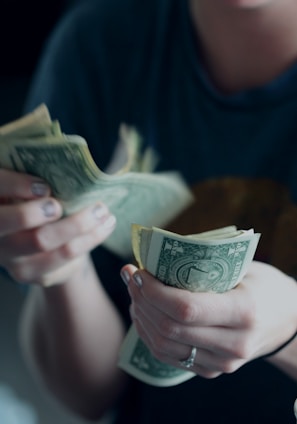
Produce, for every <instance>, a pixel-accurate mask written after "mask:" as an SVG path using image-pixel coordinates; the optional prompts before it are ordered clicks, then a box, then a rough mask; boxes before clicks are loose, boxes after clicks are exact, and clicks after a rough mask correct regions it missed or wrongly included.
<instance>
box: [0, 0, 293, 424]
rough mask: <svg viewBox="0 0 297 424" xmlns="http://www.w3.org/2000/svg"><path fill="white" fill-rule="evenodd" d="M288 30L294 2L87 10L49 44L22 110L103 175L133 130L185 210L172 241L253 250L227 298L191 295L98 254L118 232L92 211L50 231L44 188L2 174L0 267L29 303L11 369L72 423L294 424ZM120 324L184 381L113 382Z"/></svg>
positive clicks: (103, 210) (96, 6) (129, 2)
mask: <svg viewBox="0 0 297 424" xmlns="http://www.w3.org/2000/svg"><path fill="white" fill-rule="evenodd" d="M296 18H297V4H296V2H295V1H294V0H188V1H185V0H142V1H141V2H139V1H136V0H124V1H117V0H92V1H87V2H84V3H82V4H81V5H78V6H77V7H75V8H74V9H73V10H72V11H71V12H69V13H68V14H67V15H66V16H65V17H64V18H63V19H62V21H61V22H60V23H59V25H58V26H57V27H56V29H55V31H54V32H53V34H52V36H51V37H50V39H49V41H48V43H47V46H46V47H45V50H44V54H43V56H42V58H41V61H40V65H39V66H38V68H37V70H36V75H35V77H34V79H33V83H32V88H31V90H30V94H29V96H28V101H27V103H26V108H25V111H31V110H32V109H33V108H34V107H35V106H37V105H38V104H40V103H41V102H44V103H46V104H47V106H48V108H49V111H50V113H51V115H52V117H53V119H58V120H59V121H60V123H61V128H62V129H63V131H64V132H65V133H76V134H79V135H81V136H83V137H84V138H85V139H86V140H87V141H88V144H89V147H90V150H91V153H92V155H93V157H94V159H95V161H96V162H97V164H98V165H99V166H100V167H101V168H104V167H105V166H106V165H107V164H108V161H109V159H110V157H111V156H112V152H113V149H114V146H115V143H116V141H117V131H118V128H119V125H120V124H121V123H122V122H124V123H126V124H128V125H133V126H134V127H135V128H137V130H138V131H139V133H140V134H141V136H142V138H143V140H144V147H145V146H147V145H150V146H152V147H153V148H154V149H155V151H156V152H157V154H158V156H159V158H160V161H159V163H158V168H157V169H158V170H178V171H180V172H181V173H182V175H183V176H184V178H185V180H186V181H187V183H188V184H189V186H190V187H191V189H192V192H193V194H194V196H195V202H194V203H193V204H192V205H191V206H190V207H189V208H188V209H187V210H186V211H184V213H182V214H181V215H180V216H179V217H177V218H176V219H175V220H174V222H172V223H170V225H169V224H168V228H169V229H171V230H172V231H175V232H178V233H181V234H194V233H198V232H200V231H203V230H210V229H214V228H219V227H222V226H224V225H229V224H235V225H237V226H238V227H239V228H244V229H246V228H250V227H253V228H254V229H255V230H256V231H257V232H260V233H261V234H262V235H261V239H260V243H259V247H258V249H257V253H256V256H255V260H254V261H253V262H252V264H251V266H250V268H249V270H248V272H247V274H246V276H245V277H244V278H243V279H242V281H241V282H240V284H239V285H238V286H237V287H236V288H235V289H233V290H230V291H228V292H226V293H220V294H215V293H189V292H187V291H185V290H179V289H175V288H172V287H165V286H164V285H162V284H160V282H159V281H157V280H156V279H155V278H153V277H152V276H151V275H150V274H149V273H147V272H146V271H145V270H140V269H138V268H137V267H135V265H134V264H133V258H131V260H122V259H121V258H118V257H117V256H116V255H113V254H112V253H111V252H109V251H108V250H107V249H105V248H104V247H103V246H102V243H103V242H104V240H106V239H107V238H108V236H109V235H110V234H111V233H112V231H113V229H114V228H115V226H116V222H115V219H114V218H113V214H112V211H109V210H108V208H107V207H106V206H105V205H104V204H101V203H100V199H98V203H97V204H96V205H93V206H92V207H87V208H85V209H83V210H82V211H80V212H77V213H75V214H73V215H72V216H68V217H63V216H62V208H61V205H60V204H59V202H58V201H57V200H56V199H54V198H53V197H51V193H50V187H48V186H47V184H46V182H43V181H41V180H40V179H38V178H36V177H35V176H32V175H26V174H21V173H15V172H12V171H6V170H0V181H1V184H0V193H1V197H4V198H7V197H8V198H10V199H12V201H11V202H8V203H7V202H6V203H4V204H2V205H1V208H0V234H1V239H0V251H1V255H0V258H1V259H0V262H1V265H2V266H3V267H4V268H5V269H6V270H7V272H8V273H9V274H10V275H11V276H12V277H13V278H14V279H15V280H16V281H19V282H22V283H23V284H27V285H28V286H29V287H31V288H30V290H29V293H28V296H27V299H26V305H25V308H24V312H23V315H22V319H21V333H22V346H23V349H24V354H25V356H26V358H27V361H28V363H29V364H30V367H31V369H32V372H34V373H35V374H36V376H37V378H39V379H40V380H41V381H42V382H43V383H45V384H46V385H47V387H48V388H49V389H50V390H51V391H52V392H53V393H55V395H56V396H57V397H58V398H59V399H60V400H61V402H62V403H64V404H65V405H67V407H69V408H71V409H72V410H73V411H75V412H76V413H77V414H79V415H81V416H83V417H85V418H87V419H90V420H96V419H98V418H100V417H101V416H102V415H104V413H105V411H107V410H109V409H114V411H116V415H115V422H120V423H123V422H129V423H131V424H132V423H137V424H145V423H150V424H151V423H152V422H154V423H164V422H172V423H180V422H186V423H208V424H209V423H218V422H219V423H221V424H222V423H228V424H231V423H236V424H238V423H253V424H255V423H261V424H263V423H269V424H272V423H278V424H279V423H293V422H295V419H294V414H293V404H294V400H295V398H296V393H297V390H296V380H297V340H296V339H295V333H296V329H297V309H296V303H297V287H296V283H295V277H296V270H297V268H296V245H297V244H296V241H297V240H296V237H297V231H296V226H297V219H296V218H297V209H296V201H297V185H296V181H297V178H296V170H297V166H296V165H297V152H296V147H297V145H296V142H295V140H296V132H297V128H296V111H297V64H296V60H297V27H296ZM16 199H17V200H18V201H17V202H16V201H15V200H16ZM120 275H121V276H122V279H124V281H125V282H126V283H127V284H123V282H122V281H121V278H120ZM130 321H132V322H133V323H134V324H135V327H136V329H137V331H138V333H139V335H140V337H141V338H142V340H143V341H144V342H145V344H146V345H147V346H148V347H149V349H150V351H151V352H152V354H153V355H154V356H155V357H156V358H157V359H159V360H161V361H163V362H166V363H168V364H171V365H174V366H176V367H179V368H183V366H182V365H181V363H180V361H182V360H184V359H186V358H188V357H189V356H190V353H191V352H194V353H196V354H195V357H194V364H193V366H192V368H191V371H193V372H194V373H195V374H196V376H195V377H194V378H192V379H190V380H189V381H187V382H184V383H182V384H179V385H177V386H173V387H168V388H160V387H155V386H151V385H148V384H144V383H142V382H140V381H138V380H137V379H136V378H132V377H130V376H129V375H128V374H127V373H125V372H124V371H122V370H121V369H120V368H119V367H118V366H117V362H118V353H119V348H120V346H121V344H122V341H123V339H124V337H125V334H126V330H127V328H128V327H129V325H130ZM193 348H196V350H193Z"/></svg>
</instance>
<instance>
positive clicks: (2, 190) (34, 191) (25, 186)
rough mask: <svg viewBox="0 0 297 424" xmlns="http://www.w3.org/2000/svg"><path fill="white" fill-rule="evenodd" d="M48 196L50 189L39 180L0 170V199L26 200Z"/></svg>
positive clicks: (22, 174) (26, 175) (31, 176)
mask: <svg viewBox="0 0 297 424" xmlns="http://www.w3.org/2000/svg"><path fill="white" fill-rule="evenodd" d="M49 194H50V187H49V186H48V184H46V183H45V182H44V181H42V180H41V179H40V178H37V177H35V176H33V175H28V174H24V173H20V172H14V171H9V170H6V169H0V198H9V199H23V200H26V199H34V198H36V197H42V196H49Z"/></svg>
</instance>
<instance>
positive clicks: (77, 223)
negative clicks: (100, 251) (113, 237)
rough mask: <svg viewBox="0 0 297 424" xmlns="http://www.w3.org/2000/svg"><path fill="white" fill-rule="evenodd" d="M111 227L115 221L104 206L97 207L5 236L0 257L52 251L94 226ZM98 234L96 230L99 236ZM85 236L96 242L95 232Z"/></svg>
mask: <svg viewBox="0 0 297 424" xmlns="http://www.w3.org/2000/svg"><path fill="white" fill-rule="evenodd" d="M114 225H115V218H114V217H113V216H112V215H111V214H110V213H109V211H108V209H107V207H106V206H104V205H103V204H97V205H95V207H89V208H85V209H83V210H82V211H81V212H77V213H75V214H73V215H71V216H69V217H67V218H63V219H61V220H59V221H56V222H51V223H49V224H45V225H43V226H41V227H38V228H36V229H34V230H30V231H26V232H21V233H17V234H14V235H10V236H6V237H4V238H3V240H2V241H1V240H0V256H2V258H4V257H6V258H9V257H11V256H12V255H14V256H24V255H32V254H35V253H41V252H46V251H50V250H54V249H57V248H58V247H60V246H63V245H64V244H66V243H68V242H70V241H71V240H72V239H74V238H77V237H79V236H80V235H83V234H86V233H88V232H90V231H92V230H94V231H96V228H97V226H100V227H102V228H101V229H104V228H106V229H109V228H110V229H111V228H112V227H113V226H114ZM100 231H101V230H100V229H98V232H99V233H100ZM88 237H91V239H92V240H93V239H94V240H97V238H96V237H97V235H96V233H94V234H93V235H92V236H90V235H89V236H88ZM78 240H80V239H78ZM92 240H91V242H92V243H93V241H92ZM75 243H76V241H73V248H74V244H75ZM75 249H76V250H79V249H78V248H75Z"/></svg>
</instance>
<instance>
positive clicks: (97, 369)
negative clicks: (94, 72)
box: [0, 170, 124, 418]
mask: <svg viewBox="0 0 297 424" xmlns="http://www.w3.org/2000/svg"><path fill="white" fill-rule="evenodd" d="M1 198H2V199H6V200H5V202H4V201H3V202H2V204H1V205H0V265H1V266H2V267H3V268H5V269H6V270H7V272H8V273H9V274H10V275H11V276H12V277H13V278H14V279H15V280H16V281H19V282H22V283H26V284H28V285H30V286H31V290H30V293H29V295H28V298H27V301H26V304H25V307H24V313H23V316H22V320H21V340H22V344H23V346H24V351H25V352H26V358H27V360H28V362H29V363H30V365H31V367H32V369H33V370H34V372H35V374H37V375H38V377H39V378H40V379H41V380H43V382H44V383H45V384H46V385H48V386H49V387H50V389H51V390H52V391H53V392H54V393H55V394H56V395H57V396H58V397H59V398H60V399H62V401H63V402H65V403H66V404H67V405H68V406H70V407H71V408H73V409H74V410H75V411H77V412H79V413H81V414H82V415H84V416H85V417H89V418H93V417H95V416H96V417H98V416H100V415H101V414H102V413H104V411H105V409H106V408H107V407H109V406H110V405H111V404H112V403H113V402H114V401H115V399H116V397H117V395H118V394H119V393H120V392H121V390H122V387H123V384H124V376H123V375H122V374H121V372H120V371H118V369H117V367H116V359H117V358H116V357H117V351H118V347H119V345H120V343H121V341H122V338H123V333H124V326H123V323H122V320H121V318H120V316H119V315H118V313H117V312H116V310H115V308H114V306H113V304H112V303H111V302H110V300H109V298H108V297H107V295H106V294H105V292H104V290H103V287H102V286H101V284H100V281H99V279H98V277H97V275H96V273H95V271H94V269H93V266H92V262H91V260H90V258H89V252H90V250H92V249H93V248H94V247H95V246H97V245H99V244H100V243H102V241H104V240H105V239H106V237H108V235H109V234H110V233H111V232H112V230H113V228H114V225H115V221H114V218H113V217H112V216H111V215H110V213H109V211H108V209H107V208H106V207H105V206H104V205H100V204H98V205H95V206H92V207H88V208H85V209H84V210H82V211H80V212H78V213H76V214H74V215H72V216H69V217H66V218H61V215H62V208H61V206H60V204H59V203H58V202H57V201H56V200H55V199H53V198H51V197H50V189H49V188H48V187H47V186H46V185H45V184H44V183H42V182H41V181H40V180H37V179H36V178H34V177H32V176H29V175H25V174H19V173H14V172H11V171H5V170H0V199H1ZM7 199H10V200H11V201H10V200H9V201H8V200H7Z"/></svg>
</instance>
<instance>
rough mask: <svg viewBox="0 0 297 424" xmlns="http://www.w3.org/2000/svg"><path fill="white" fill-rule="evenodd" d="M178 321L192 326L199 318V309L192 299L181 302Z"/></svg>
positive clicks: (178, 307) (178, 309)
mask: <svg viewBox="0 0 297 424" xmlns="http://www.w3.org/2000/svg"><path fill="white" fill-rule="evenodd" d="M176 313H177V319H178V320H179V321H180V322H182V323H184V324H192V323H193V322H195V320H196V318H197V307H196V305H195V303H194V302H192V301H191V300H190V299H187V300H181V301H180V302H179V304H178V306H177V311H176Z"/></svg>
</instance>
